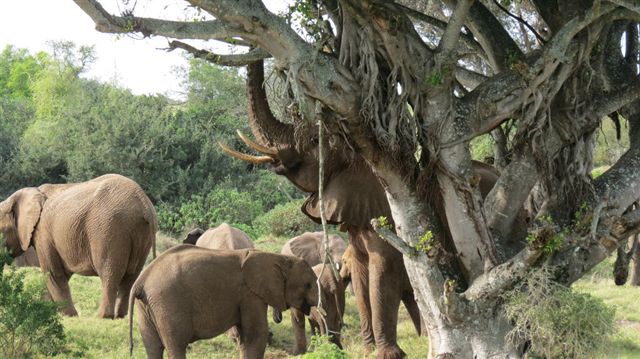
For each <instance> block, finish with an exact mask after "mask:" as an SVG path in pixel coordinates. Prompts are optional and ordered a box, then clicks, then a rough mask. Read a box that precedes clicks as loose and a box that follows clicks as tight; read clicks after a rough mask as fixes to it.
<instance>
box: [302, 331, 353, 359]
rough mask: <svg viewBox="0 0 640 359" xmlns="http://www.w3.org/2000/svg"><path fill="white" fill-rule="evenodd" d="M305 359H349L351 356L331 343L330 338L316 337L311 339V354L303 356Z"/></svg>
mask: <svg viewBox="0 0 640 359" xmlns="http://www.w3.org/2000/svg"><path fill="white" fill-rule="evenodd" d="M302 358H304V359H347V358H349V355H347V352H345V351H344V350H342V349H340V348H338V346H337V345H335V344H333V343H331V342H330V341H329V337H328V336H322V335H314V336H312V337H311V345H310V347H309V352H308V353H306V354H305V355H303V356H302Z"/></svg>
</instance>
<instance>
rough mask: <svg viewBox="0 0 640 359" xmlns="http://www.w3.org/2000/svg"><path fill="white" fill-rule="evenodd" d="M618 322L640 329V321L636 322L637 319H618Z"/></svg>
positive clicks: (622, 325)
mask: <svg viewBox="0 0 640 359" xmlns="http://www.w3.org/2000/svg"><path fill="white" fill-rule="evenodd" d="M616 324H618V325H619V326H621V327H625V328H633V329H637V330H640V322H636V321H635V320H618V321H616Z"/></svg>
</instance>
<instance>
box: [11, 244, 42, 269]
mask: <svg viewBox="0 0 640 359" xmlns="http://www.w3.org/2000/svg"><path fill="white" fill-rule="evenodd" d="M13 265H14V266H16V267H40V261H39V260H38V254H36V250H35V248H33V247H29V248H28V249H27V250H26V251H25V252H24V253H22V254H21V255H19V256H17V257H16V259H15V260H14V261H13Z"/></svg>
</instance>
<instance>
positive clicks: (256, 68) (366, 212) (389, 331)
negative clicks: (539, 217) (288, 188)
mask: <svg viewBox="0 0 640 359" xmlns="http://www.w3.org/2000/svg"><path fill="white" fill-rule="evenodd" d="M263 83H264V68H263V62H262V61H257V62H254V63H252V64H249V65H248V66H247V97H248V101H249V111H248V115H249V125H250V127H251V131H252V132H253V135H254V136H255V138H256V139H257V142H258V143H255V142H253V141H251V140H250V139H248V138H246V137H244V136H243V135H242V134H240V138H241V139H242V140H243V141H244V142H245V143H246V144H247V145H249V146H250V147H252V148H253V149H255V150H256V151H258V152H260V153H261V154H262V155H261V156H251V155H247V154H244V153H240V152H237V151H234V150H232V149H230V148H229V147H227V146H224V145H221V147H222V148H223V150H225V151H226V152H227V153H228V154H230V155H231V156H233V157H236V158H238V159H241V160H243V161H248V162H251V163H254V164H270V165H271V166H273V169H274V171H275V172H276V173H277V174H279V175H283V176H285V177H287V179H289V180H290V181H291V182H292V183H293V184H294V185H296V186H297V187H298V188H300V189H301V190H303V191H305V192H307V193H309V194H310V195H309V197H308V198H307V201H306V202H305V203H304V205H303V206H302V211H303V212H304V213H305V214H306V215H307V216H308V217H310V218H311V219H313V220H315V221H317V222H319V221H320V206H319V198H318V190H319V185H318V172H319V167H318V137H317V129H316V128H314V127H310V129H309V130H305V128H294V126H293V125H292V124H289V123H285V122H281V121H279V120H277V119H276V118H275V116H274V115H273V113H272V112H271V110H270V108H269V103H268V101H267V96H266V91H265V89H264V85H263ZM294 110H295V109H294ZM291 116H299V114H297V113H291ZM341 141H342V139H341V138H340V137H339V136H334V137H332V138H331V142H332V143H333V145H332V146H326V150H325V161H324V183H323V186H324V193H323V196H324V197H323V201H324V207H325V215H326V218H327V221H328V223H330V224H336V225H339V226H340V228H341V230H344V231H346V232H347V233H348V234H349V242H350V244H351V245H352V246H353V251H354V256H353V257H354V261H353V265H352V268H351V281H352V286H353V289H354V292H355V296H356V304H357V306H358V312H359V315H360V326H361V334H362V338H363V340H364V342H365V345H366V346H367V347H370V348H371V347H372V346H373V345H374V344H375V346H376V347H377V356H378V358H385V359H392V358H402V357H404V356H405V354H404V352H403V351H402V350H401V349H400V347H399V346H398V344H397V340H396V339H397V335H396V326H397V320H398V310H397V309H398V307H399V305H400V301H401V300H402V299H403V296H404V293H405V287H404V284H405V283H407V281H408V276H407V273H406V270H405V268H404V262H403V258H402V254H401V253H400V252H398V251H397V250H396V249H394V248H393V247H392V246H391V245H390V244H388V243H387V242H385V241H384V240H383V239H381V238H380V237H379V236H378V235H377V233H376V232H375V231H374V230H373V229H372V227H371V224H370V221H371V219H372V218H378V217H381V216H384V217H386V218H388V219H389V220H392V216H391V210H390V207H389V204H388V202H387V197H386V194H385V191H384V188H383V187H382V185H381V183H380V182H379V180H378V178H377V177H376V176H375V174H374V173H373V172H372V170H371V168H370V167H369V166H368V165H367V164H366V162H365V161H364V159H363V158H362V157H361V156H360V155H358V154H357V153H356V152H355V151H352V150H351V149H350V148H349V145H347V144H344V143H342V142H341ZM473 169H474V171H475V172H476V173H477V174H478V175H479V178H480V183H479V187H480V189H481V192H482V194H483V195H486V194H487V193H488V192H489V190H490V189H491V188H492V187H493V185H494V184H495V182H496V180H497V178H498V173H497V172H496V171H495V169H493V168H492V167H491V166H488V165H484V164H482V163H479V162H474V163H473ZM435 195H438V193H436V194H435ZM433 202H434V203H435V204H436V205H438V204H439V202H441V201H438V200H437V199H435V200H434V201H433ZM439 212H440V213H439V217H440V219H441V222H442V223H443V224H445V226H446V224H447V223H448V222H447V219H446V216H445V213H444V210H443V209H441V210H440V211H439ZM454 265H455V264H454ZM464 281H465V279H464V278H461V281H460V283H463V285H464ZM412 297H413V296H412ZM412 320H413V322H414V324H416V325H418V324H417V323H420V320H421V319H420V318H418V317H412Z"/></svg>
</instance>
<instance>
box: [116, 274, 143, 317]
mask: <svg viewBox="0 0 640 359" xmlns="http://www.w3.org/2000/svg"><path fill="white" fill-rule="evenodd" d="M136 278H138V274H137V273H136V274H127V275H125V276H124V278H122V281H121V282H120V285H119V286H118V297H117V299H116V305H115V313H116V318H124V317H126V316H127V310H129V308H128V304H129V292H131V287H132V286H133V283H134V282H135V281H136Z"/></svg>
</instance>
